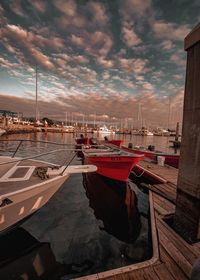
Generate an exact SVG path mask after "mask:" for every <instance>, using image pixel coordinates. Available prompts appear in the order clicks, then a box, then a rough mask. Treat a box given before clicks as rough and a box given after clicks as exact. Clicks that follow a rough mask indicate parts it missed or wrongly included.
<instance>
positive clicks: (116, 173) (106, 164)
mask: <svg viewBox="0 0 200 280" xmlns="http://www.w3.org/2000/svg"><path fill="white" fill-rule="evenodd" d="M142 158H143V156H138V155H137V156H91V155H88V156H87V155H84V159H85V162H87V163H90V164H94V165H96V166H97V171H96V172H97V173H98V174H100V175H103V176H106V177H109V178H111V179H114V180H119V181H123V182H126V181H127V180H128V177H129V174H130V171H131V170H132V168H133V167H134V166H135V165H136V164H137V163H138V162H139V161H140V160H141V159H142Z"/></svg>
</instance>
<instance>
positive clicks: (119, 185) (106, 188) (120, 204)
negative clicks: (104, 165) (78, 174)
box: [83, 173, 141, 243]
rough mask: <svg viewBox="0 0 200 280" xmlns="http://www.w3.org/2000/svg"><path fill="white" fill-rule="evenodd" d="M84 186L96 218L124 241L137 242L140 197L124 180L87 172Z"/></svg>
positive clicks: (139, 222)
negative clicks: (138, 200) (138, 199)
mask: <svg viewBox="0 0 200 280" xmlns="http://www.w3.org/2000/svg"><path fill="white" fill-rule="evenodd" d="M83 178H84V179H83V186H84V188H85V189H86V195H87V197H88V198H89V203H90V207H91V208H92V209H93V210H94V214H95V217H96V218H97V219H100V220H102V222H103V227H102V228H101V229H104V230H106V231H107V232H108V233H110V234H112V235H114V236H115V237H116V238H118V239H120V240H122V241H125V242H129V243H131V242H134V240H135V239H136V238H137V237H138V235H139V233H140V229H141V221H140V214H139V211H138V207H137V196H136V194H135V192H134V191H133V190H132V189H131V188H130V186H129V185H128V184H127V183H125V182H119V181H114V180H110V179H108V178H106V177H103V176H100V175H98V174H96V173H91V174H84V177H83Z"/></svg>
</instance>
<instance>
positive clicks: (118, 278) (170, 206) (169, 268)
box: [82, 160, 200, 280]
mask: <svg viewBox="0 0 200 280" xmlns="http://www.w3.org/2000/svg"><path fill="white" fill-rule="evenodd" d="M139 164H140V167H141V168H144V169H147V170H151V172H152V173H153V174H158V175H159V176H160V177H162V178H163V183H160V184H156V185H152V186H151V188H152V190H150V197H151V202H152V205H151V207H152V210H153V216H154V217H153V219H155V228H156V230H155V231H154V233H153V235H154V236H153V239H155V236H156V237H157V238H156V239H157V246H154V250H155V251H157V254H155V255H154V257H153V258H152V259H151V260H149V261H146V265H145V264H144V263H141V264H135V265H132V266H128V267H124V268H119V269H114V270H111V271H106V272H102V273H98V274H95V275H90V276H86V277H82V279H83V278H84V279H113V280H126V279H127V280H128V279H133V280H134V279H135V280H141V279H145V280H186V279H190V275H191V270H192V266H193V264H194V262H195V261H196V260H197V258H198V257H200V242H198V243H195V244H193V245H191V244H188V243H187V242H186V241H185V240H184V239H182V238H181V237H180V236H179V235H178V234H177V233H176V232H175V231H174V230H173V229H172V228H171V227H170V226H169V225H168V224H167V223H166V221H165V219H166V218H167V217H170V216H171V215H173V214H174V212H175V204H174V203H172V202H171V201H170V200H169V199H166V198H165V197H163V195H162V194H164V196H166V197H169V198H171V199H172V201H175V199H176V182H177V176H178V170H177V169H175V168H171V167H168V166H164V167H163V166H158V165H157V164H155V163H152V162H150V161H148V160H147V161H142V162H141V163H139ZM157 191H158V192H157ZM158 193H159V194H158ZM160 193H161V195H160ZM154 253H155V252H154Z"/></svg>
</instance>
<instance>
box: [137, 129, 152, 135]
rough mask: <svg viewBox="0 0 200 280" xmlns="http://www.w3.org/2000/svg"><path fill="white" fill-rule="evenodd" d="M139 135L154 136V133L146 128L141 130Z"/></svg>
mask: <svg viewBox="0 0 200 280" xmlns="http://www.w3.org/2000/svg"><path fill="white" fill-rule="evenodd" d="M139 134H140V135H142V136H153V133H152V132H151V131H149V130H148V129H147V128H144V127H143V128H142V129H141V130H140V132H139Z"/></svg>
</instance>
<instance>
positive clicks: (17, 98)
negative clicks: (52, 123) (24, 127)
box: [0, 0, 200, 126]
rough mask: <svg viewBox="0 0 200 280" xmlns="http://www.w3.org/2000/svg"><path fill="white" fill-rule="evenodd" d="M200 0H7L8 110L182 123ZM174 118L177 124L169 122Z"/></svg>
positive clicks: (1, 34) (1, 105) (1, 23)
mask: <svg viewBox="0 0 200 280" xmlns="http://www.w3.org/2000/svg"><path fill="white" fill-rule="evenodd" d="M199 15H200V1H199V0H167V1H164V0H143V1H141V0H101V1H95V0H90V1H87V0H49V1H47V0H13V1H12V0H10V1H9V0H0V109H5V110H11V111H15V112H23V114H24V115H25V116H34V114H35V68H36V65H37V69H38V104H39V116H40V118H42V117H49V118H52V119H56V120H65V119H66V118H68V119H69V118H72V119H73V120H78V119H81V118H88V119H89V118H90V119H93V118H95V119H97V120H98V119H99V120H103V121H104V122H106V121H118V122H120V121H121V120H122V119H123V120H124V119H125V118H126V121H127V120H128V121H131V122H133V123H134V122H141V120H142V123H141V124H143V125H144V124H145V125H149V126H151V125H152V126H167V125H171V126H175V125H176V122H177V121H181V120H182V108H183V98H184V83H185V70H186V55H187V54H186V52H185V51H184V45H183V42H184V38H185V37H186V35H187V34H188V33H189V32H190V31H191V30H192V29H193V28H194V26H196V25H197V24H198V22H199V20H200V16H199ZM169 123H170V124H169Z"/></svg>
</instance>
